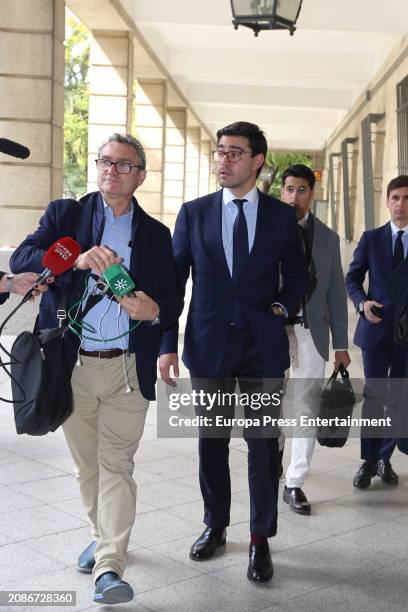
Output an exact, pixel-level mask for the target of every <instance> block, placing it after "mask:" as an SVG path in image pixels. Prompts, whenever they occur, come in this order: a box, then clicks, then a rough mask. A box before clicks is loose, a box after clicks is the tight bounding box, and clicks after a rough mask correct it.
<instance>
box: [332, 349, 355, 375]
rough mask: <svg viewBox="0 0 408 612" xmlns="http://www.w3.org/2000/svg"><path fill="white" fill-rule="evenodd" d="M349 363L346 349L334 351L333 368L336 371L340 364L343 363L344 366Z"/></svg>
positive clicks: (346, 366)
mask: <svg viewBox="0 0 408 612" xmlns="http://www.w3.org/2000/svg"><path fill="white" fill-rule="evenodd" d="M350 363H351V359H350V357H349V354H348V351H334V369H335V371H336V372H338V371H339V367H340V365H341V364H343V365H344V367H345V368H348V366H349V365H350Z"/></svg>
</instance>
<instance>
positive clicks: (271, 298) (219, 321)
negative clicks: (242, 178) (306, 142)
mask: <svg viewBox="0 0 408 612" xmlns="http://www.w3.org/2000/svg"><path fill="white" fill-rule="evenodd" d="M173 252H174V257H175V260H176V266H177V273H178V277H179V283H180V287H181V289H182V290H183V291H184V290H185V286H186V282H187V279H188V277H189V274H190V269H191V273H192V280H193V291H192V298H191V302H190V308H189V312H188V317H187V325H186V331H185V339H184V351H183V361H184V363H185V365H186V366H187V368H189V369H190V370H191V371H192V372H194V373H196V374H198V375H200V376H202V377H211V376H214V375H215V374H216V373H217V372H218V370H219V367H220V364H221V361H222V358H223V355H224V349H225V346H226V343H227V336H228V329H229V321H230V320H231V314H232V311H233V304H234V300H235V298H236V296H238V297H239V299H240V302H241V305H242V308H243V309H244V311H245V313H246V316H247V319H248V322H249V325H250V328H251V332H252V336H253V338H254V342H255V346H256V349H257V353H258V355H259V357H260V359H261V362H262V365H263V367H264V372H265V376H269V377H275V376H276V375H277V373H279V372H283V370H285V369H286V368H287V367H288V366H289V354H288V339H287V335H286V332H285V319H284V317H281V316H276V315H274V314H273V313H272V311H271V304H272V302H280V303H281V304H283V306H285V307H286V309H287V310H288V312H289V313H290V314H291V313H293V312H294V311H295V310H296V308H297V307H298V306H299V304H300V302H301V300H302V298H303V295H304V293H305V290H306V282H307V270H306V263H305V258H304V254H303V250H302V246H301V242H300V240H299V233H298V226H297V221H296V216H295V212H294V210H293V209H291V208H290V207H289V206H287V205H286V204H283V203H282V202H280V201H279V200H276V199H275V198H271V197H269V196H267V195H265V194H263V193H261V192H260V193H259V204H258V215H257V222H256V230H255V239H254V244H253V247H252V250H251V253H250V255H249V258H248V262H247V264H246V267H245V268H244V270H243V272H242V275H241V278H240V279H238V284H237V286H236V287H235V286H234V284H233V281H232V278H231V275H230V272H229V269H228V265H227V260H226V258H225V253H224V248H223V244H222V190H220V191H217V192H216V193H213V194H210V195H207V196H204V197H201V198H198V199H197V200H194V201H192V202H189V203H187V204H183V206H182V208H181V210H180V212H179V214H178V217H177V221H176V226H175V230H174V235H173ZM280 274H281V276H282V286H281V287H280ZM177 335H178V330H177V328H176V327H174V328H172V329H171V330H170V331H168V332H166V333H165V334H164V336H163V341H162V346H161V349H160V353H161V354H163V353H176V352H177Z"/></svg>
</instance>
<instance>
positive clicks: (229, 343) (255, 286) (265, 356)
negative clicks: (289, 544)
mask: <svg viewBox="0 0 408 612" xmlns="http://www.w3.org/2000/svg"><path fill="white" fill-rule="evenodd" d="M266 152H267V142H266V139H265V136H264V134H263V132H262V131H261V130H260V129H259V128H258V126H256V125H254V124H252V123H247V122H243V121H240V122H237V123H233V124H231V125H229V126H227V127H225V128H223V129H221V130H219V131H218V132H217V150H216V152H215V160H216V161H217V164H218V178H219V182H220V185H221V186H222V187H223V189H222V190H220V191H217V192H216V193H212V194H210V195H207V196H204V197H201V198H198V199H197V200H194V201H192V202H188V203H187V204H184V205H183V206H182V208H181V210H180V212H179V215H178V217H177V221H176V226H175V230H174V235H173V252H174V255H175V259H176V266H177V272H178V277H179V283H180V286H181V288H182V289H183V290H184V289H185V285H186V282H187V279H188V277H189V274H190V269H191V271H192V280H193V290H192V298H191V303H190V308H189V313H188V318H187V325H186V331H185V339H184V352H183V361H184V363H185V365H186V366H187V368H188V369H189V370H190V374H191V377H192V379H193V384H194V381H195V380H197V379H207V381H210V382H209V383H208V385H209V387H210V388H211V381H212V384H213V388H214V389H215V388H217V389H219V390H221V391H222V392H224V391H225V392H233V391H234V387H235V381H236V380H238V383H239V386H240V389H241V392H242V391H243V390H245V389H247V388H248V386H249V387H250V385H251V383H249V382H248V379H252V382H254V379H255V380H258V381H259V384H260V386H261V385H262V379H265V378H267V379H277V380H279V381H280V380H281V379H283V377H284V371H285V369H286V368H287V367H289V353H288V339H287V335H286V332H285V323H284V320H285V317H286V316H287V315H288V313H289V314H292V313H293V312H295V311H296V308H297V307H298V306H299V304H300V303H301V301H302V298H303V295H304V293H305V290H306V281H307V271H306V265H305V258H304V254H303V250H302V247H301V243H300V240H299V234H298V229H297V222H296V215H295V212H294V211H293V210H292V209H290V208H289V207H288V206H286V205H285V204H282V203H281V202H280V201H279V200H276V199H275V198H271V197H269V196H266V195H265V194H263V193H260V192H259V191H258V190H257V188H256V178H257V176H258V175H259V173H260V171H261V168H262V166H263V164H264V160H265V155H266ZM280 277H281V284H280ZM160 354H161V357H160V370H161V375H162V378H163V380H165V381H166V382H167V383H172V382H173V381H172V380H171V378H170V369H171V368H173V371H174V374H175V375H176V376H178V358H177V329H175V328H174V329H172V330H170V331H168V332H166V334H165V335H164V338H163V342H162V346H161V349H160ZM173 384H174V383H173ZM244 437H246V442H247V445H248V480H249V492H250V507H251V509H250V532H251V543H250V550H249V556H250V559H249V566H248V572H247V577H248V579H249V580H252V581H253V582H256V583H260V582H266V581H268V580H270V579H271V578H272V574H273V567H272V560H271V557H270V552H269V546H268V540H267V538H268V537H271V536H274V535H275V534H276V528H277V499H278V474H279V467H280V460H279V450H278V441H277V438H276V437H273V436H272V437H268V436H267V435H265V432H261V433H260V436H258V437H251V436H248V435H247V436H246V435H245V432H244ZM228 449H229V432H228V433H227V434H226V435H225V436H224V434H223V437H221V436H220V437H217V436H212V437H204V436H200V440H199V457H200V487H201V493H202V496H203V499H204V523H205V525H206V526H207V527H206V529H205V530H204V532H203V533H202V535H201V536H200V537H199V538H198V540H197V541H196V542H194V544H193V546H192V547H191V550H190V558H191V559H193V560H195V561H201V560H203V559H208V558H209V557H211V556H212V555H213V554H214V552H215V549H216V548H217V547H219V546H222V545H224V544H225V541H226V529H225V528H226V527H227V526H228V524H229V519H230V502H231V487H230V474H229V467H228Z"/></svg>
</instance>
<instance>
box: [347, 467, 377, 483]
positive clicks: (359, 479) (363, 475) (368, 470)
mask: <svg viewBox="0 0 408 612" xmlns="http://www.w3.org/2000/svg"><path fill="white" fill-rule="evenodd" d="M376 474H377V466H376V464H375V463H374V465H373V464H372V463H369V462H368V461H364V463H362V464H361V465H360V468H359V470H358V472H357V474H356V475H355V476H354V478H353V486H354V487H356V488H357V489H367V487H369V486H370V484H371V478H372V477H373V476H375V475H376Z"/></svg>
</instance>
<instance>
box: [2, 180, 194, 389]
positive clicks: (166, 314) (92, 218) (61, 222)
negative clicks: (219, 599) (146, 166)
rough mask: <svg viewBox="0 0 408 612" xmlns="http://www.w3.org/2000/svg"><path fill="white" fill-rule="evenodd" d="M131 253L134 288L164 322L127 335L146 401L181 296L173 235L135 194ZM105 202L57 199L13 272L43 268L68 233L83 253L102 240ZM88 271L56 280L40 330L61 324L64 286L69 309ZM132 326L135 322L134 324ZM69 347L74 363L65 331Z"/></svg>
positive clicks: (16, 257) (18, 253)
mask: <svg viewBox="0 0 408 612" xmlns="http://www.w3.org/2000/svg"><path fill="white" fill-rule="evenodd" d="M133 203H134V214H133V219H132V240H131V246H132V252H131V258H130V273H131V275H132V277H133V279H134V280H135V282H136V288H137V289H138V290H142V291H144V292H145V293H147V295H149V296H150V297H151V298H152V299H154V300H155V301H156V302H157V303H158V305H159V307H160V325H155V326H152V325H151V323H150V322H149V321H147V322H142V323H141V324H140V325H139V326H138V327H137V328H136V330H135V331H133V332H132V333H131V334H130V337H129V350H130V352H132V353H136V368H137V376H138V381H139V386H140V390H141V392H142V394H143V396H144V397H145V398H146V399H149V400H152V399H154V398H155V391H154V385H155V382H156V361H157V356H158V351H159V347H160V340H161V331H163V330H164V329H166V328H168V327H170V326H171V325H173V324H174V322H175V321H176V320H177V318H178V317H179V315H180V313H181V311H182V309H183V297H182V294H181V292H180V290H179V289H178V288H177V276H176V269H175V264H174V258H173V253H172V248H171V235H170V231H169V229H168V228H167V227H165V226H164V225H163V224H162V223H160V222H159V221H156V220H155V219H153V218H152V217H150V216H149V215H147V214H146V213H145V212H144V211H143V210H142V208H140V206H139V205H138V203H137V201H136V200H135V199H134V198H133ZM104 219H105V215H104V206H103V200H102V197H101V195H100V193H99V192H94V193H90V194H88V195H86V196H84V197H83V198H81V199H80V200H79V201H78V202H77V201H75V200H55V201H53V202H51V203H50V204H49V205H48V207H47V210H46V211H45V213H44V215H43V216H42V217H41V219H40V223H39V226H38V229H37V230H36V231H35V232H34V234H30V235H29V236H27V238H26V239H25V240H24V241H23V242H22V243H21V244H20V246H19V247H18V248H17V249H16V250H15V251H14V253H13V255H12V257H11V260H10V267H11V270H12V271H13V272H16V273H17V272H25V271H28V270H30V271H31V272H41V271H42V270H43V268H44V266H43V265H42V263H41V259H42V257H43V254H44V252H45V251H46V250H47V249H48V248H49V247H50V245H51V244H52V243H53V242H54V241H55V240H57V239H58V238H62V237H64V236H71V237H72V238H75V240H77V242H79V244H80V245H81V251H82V252H84V251H87V250H88V249H90V248H91V247H92V246H94V245H98V244H100V241H101V238H102V234H103V228H104ZM85 276H86V273H85V272H81V271H79V270H78V271H75V270H70V271H68V272H66V273H65V274H62V275H61V276H60V277H58V278H57V281H56V283H55V286H54V285H50V286H49V290H48V291H47V292H46V293H45V294H44V295H43V296H42V299H41V303H40V315H39V325H40V329H44V328H48V327H55V326H56V325H58V320H57V318H56V311H57V309H58V307H59V300H60V288H61V287H62V288H64V290H65V291H66V293H67V305H68V307H69V306H70V305H72V304H73V303H75V302H76V301H77V300H78V299H79V298H80V297H81V295H82V293H83V290H84V279H85ZM131 324H133V322H131ZM64 341H65V349H66V355H67V360H68V364H69V367H70V368H71V370H72V368H73V367H74V363H75V361H76V356H77V350H78V347H79V339H78V338H77V336H75V335H74V334H73V333H72V332H69V333H67V334H65V336H64Z"/></svg>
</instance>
